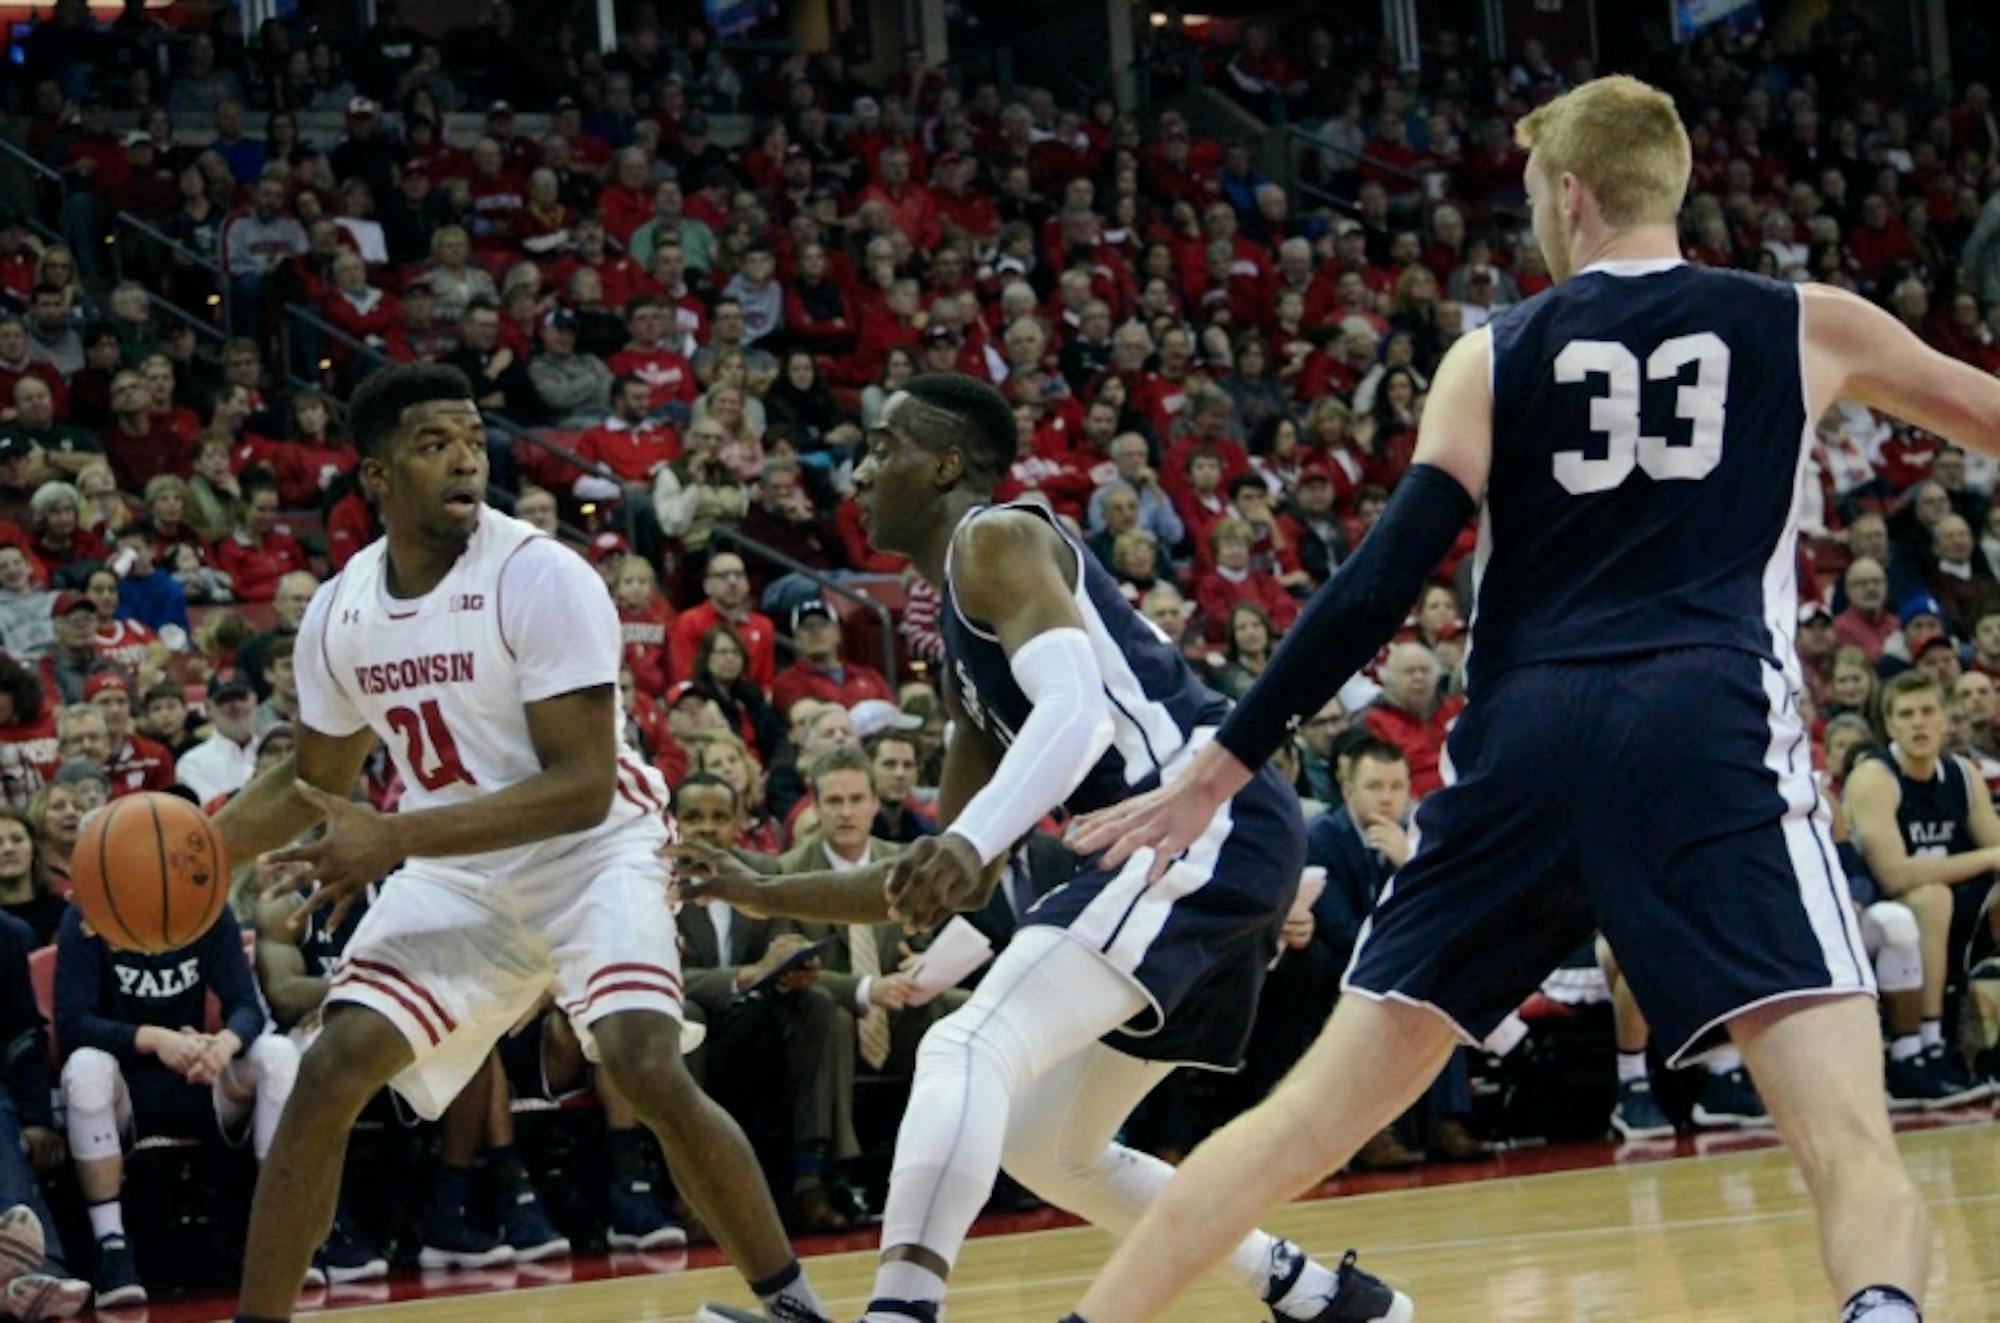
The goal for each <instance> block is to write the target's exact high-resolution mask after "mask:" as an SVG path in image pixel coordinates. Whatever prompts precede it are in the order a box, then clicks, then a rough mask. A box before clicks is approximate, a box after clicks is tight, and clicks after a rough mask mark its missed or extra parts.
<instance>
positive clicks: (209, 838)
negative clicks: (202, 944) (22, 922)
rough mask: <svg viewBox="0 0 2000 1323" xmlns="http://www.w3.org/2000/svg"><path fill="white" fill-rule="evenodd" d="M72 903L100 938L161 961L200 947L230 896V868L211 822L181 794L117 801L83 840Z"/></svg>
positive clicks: (74, 863) (88, 826)
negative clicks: (182, 950)
mask: <svg viewBox="0 0 2000 1323" xmlns="http://www.w3.org/2000/svg"><path fill="white" fill-rule="evenodd" d="M70 882H71V890H70V899H71V900H72V901H74V902H75V903H76V905H77V907H78V908H79V909H81V910H82V911H83V917H84V919H85V920H86V921H88V922H89V924H90V926H91V928H92V929H94V930H95V931H96V933H97V935H98V936H99V937H102V938H103V939H104V940H105V941H107V942H109V943H110V944H111V945H112V946H114V947H117V948H118V949H120V950H124V951H141V952H144V953H146V954H148V955H158V954H160V953H161V952H163V951H172V950H175V949H177V948H179V947H183V946H188V945H190V944H192V943H193V942H194V941H195V940H196V939H197V938H199V937H200V936H201V935H202V934H203V933H205V932H207V931H208V930H209V928H210V927H211V926H212V925H213V924H214V923H215V921H216V919H217V917H219V916H220V915H221V913H222V904H223V902H224V901H225V900H227V899H228V896H229V861H228V859H227V858H225V857H224V855H223V851H222V838H221V837H220V836H218V835H217V834H216V831H215V826H214V824H213V823H211V822H210V821H209V819H208V815H207V814H205V813H203V812H202V811H201V810H200V809H198V808H196V807H195V806H194V805H193V804H190V803H188V801H186V800H185V799H182V798H180V797H179V796H178V795H166V794H159V793H157V792H150V791H149V792H147V793H145V794H139V795H127V796H125V797H124V798H122V799H114V800H112V801H111V802H110V803H108V804H106V805H105V806H104V807H103V808H102V809H101V810H99V811H98V812H97V813H95V814H93V815H91V818H90V820H89V821H88V822H86V823H84V824H83V829H82V830H81V831H79V832H78V833H77V838H76V851H75V853H74V854H72V855H71V856H70Z"/></svg>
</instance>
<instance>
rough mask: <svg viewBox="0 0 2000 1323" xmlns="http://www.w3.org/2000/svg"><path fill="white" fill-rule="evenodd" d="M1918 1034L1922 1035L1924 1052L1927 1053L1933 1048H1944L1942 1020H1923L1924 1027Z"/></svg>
mask: <svg viewBox="0 0 2000 1323" xmlns="http://www.w3.org/2000/svg"><path fill="white" fill-rule="evenodd" d="M1919 1032H1921V1034H1922V1035H1923V1040H1924V1051H1926V1052H1928V1051H1930V1050H1931V1049H1932V1048H1934V1047H1943V1046H1944V1021H1943V1020H1925V1021H1924V1027H1923V1029H1922V1030H1920V1031H1919Z"/></svg>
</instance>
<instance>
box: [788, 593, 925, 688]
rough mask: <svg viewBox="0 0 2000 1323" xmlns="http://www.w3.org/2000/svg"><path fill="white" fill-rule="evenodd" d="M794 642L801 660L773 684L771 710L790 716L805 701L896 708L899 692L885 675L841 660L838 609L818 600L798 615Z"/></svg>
mask: <svg viewBox="0 0 2000 1323" xmlns="http://www.w3.org/2000/svg"><path fill="white" fill-rule="evenodd" d="M792 642H793V643H794V644H796V645H797V646H798V650H799V659H798V660H797V661H795V662H793V663H792V664H791V665H790V666H787V667H786V668H785V669H784V670H782V671H779V672H778V674H777V676H776V678H775V679H773V680H772V681H771V706H772V707H773V708H774V709H776V710H777V711H779V712H790V711H791V710H792V704H794V703H796V702H798V701H799V700H800V699H801V698H817V699H818V700H820V701H821V702H822V703H838V704H840V705H841V706H842V707H848V708H851V707H853V706H854V705H855V704H856V703H859V702H861V701H862V700H863V699H866V698H879V699H882V700H884V701H887V702H894V701H895V698H896V693H895V690H893V689H891V688H890V687H889V682H888V681H887V680H886V679H884V678H883V676H882V673H881V672H880V671H877V670H874V669H872V668H870V667H867V666H863V665H861V664H860V663H859V662H852V661H846V660H844V659H843V658H842V657H841V655H840V643H841V638H840V622H839V621H838V620H836V619H835V618H834V614H833V608H832V607H830V606H828V605H827V604H826V603H825V602H824V601H821V600H820V599H818V598H813V599H811V600H809V601H805V602H801V603H799V605H798V606H796V607H794V608H793V609H792Z"/></svg>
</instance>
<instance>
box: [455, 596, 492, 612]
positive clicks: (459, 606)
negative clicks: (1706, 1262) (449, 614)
mask: <svg viewBox="0 0 2000 1323" xmlns="http://www.w3.org/2000/svg"><path fill="white" fill-rule="evenodd" d="M451 609H452V610H454V611H483V610H485V609H486V594H485V593H454V594H452V599H451Z"/></svg>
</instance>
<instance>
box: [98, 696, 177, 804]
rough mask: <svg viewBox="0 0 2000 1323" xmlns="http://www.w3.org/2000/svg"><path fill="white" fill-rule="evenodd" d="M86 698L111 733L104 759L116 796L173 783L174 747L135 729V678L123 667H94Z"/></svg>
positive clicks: (112, 793)
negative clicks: (151, 738) (102, 668)
mask: <svg viewBox="0 0 2000 1323" xmlns="http://www.w3.org/2000/svg"><path fill="white" fill-rule="evenodd" d="M83 701H84V702H86V703H88V704H90V705H91V706H92V707H94V708H96V709H97V711H98V713H99V715H101V716H102V717H103V718H104V733H105V734H106V735H107V736H109V737H110V741H111V756H110V757H109V758H108V759H106V760H105V766H104V773H105V779H106V780H107V781H108V782H109V783H110V786H111V797H112V798H113V799H117V798H118V797H119V796H120V795H135V794H138V793H139V792H140V791H142V790H165V789H166V788H167V787H168V786H170V785H172V784H173V783H174V754H173V750H171V749H169V748H168V747H167V746H166V745H164V744H161V743H160V742H159V741H158V740H149V739H147V738H146V737H145V736H144V735H141V734H139V732H137V731H136V730H134V729H132V681H131V680H130V679H128V678H127V677H126V675H125V673H124V672H123V671H120V670H115V669H111V668H106V669H104V670H100V671H92V672H91V674H90V678H89V679H88V680H85V681H84V682H83Z"/></svg>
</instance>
